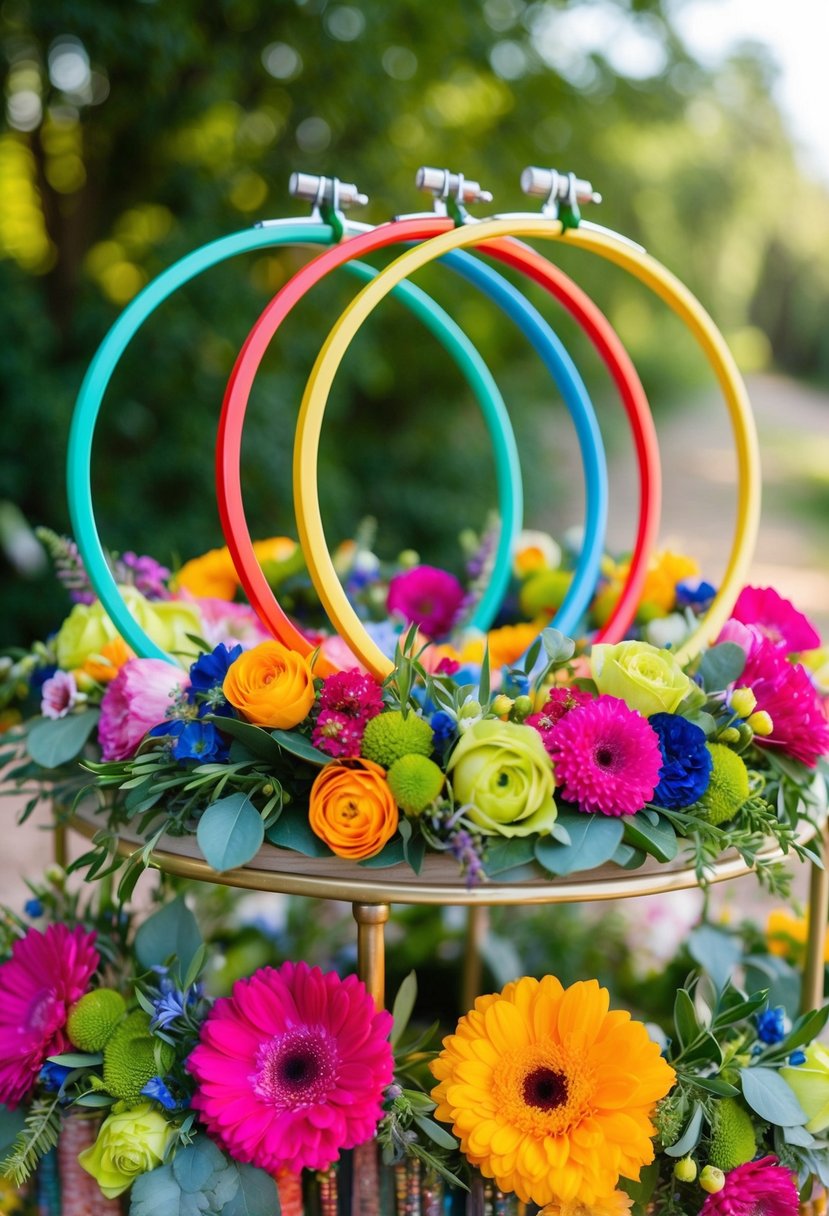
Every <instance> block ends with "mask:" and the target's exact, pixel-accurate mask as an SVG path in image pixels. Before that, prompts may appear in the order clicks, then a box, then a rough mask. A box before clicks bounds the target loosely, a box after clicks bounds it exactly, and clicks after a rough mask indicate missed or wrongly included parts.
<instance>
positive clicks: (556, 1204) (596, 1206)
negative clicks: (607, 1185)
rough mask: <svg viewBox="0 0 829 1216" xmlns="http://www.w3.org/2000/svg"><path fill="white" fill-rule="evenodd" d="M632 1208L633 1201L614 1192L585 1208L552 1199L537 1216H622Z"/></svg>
mask: <svg viewBox="0 0 829 1216" xmlns="http://www.w3.org/2000/svg"><path fill="white" fill-rule="evenodd" d="M632 1207H633V1200H632V1199H631V1197H630V1196H629V1195H626V1194H625V1192H624V1191H614V1192H613V1194H612V1195H610V1196H609V1197H608V1198H607V1199H600V1200H597V1201H596V1202H595V1203H591V1204H590V1207H587V1206H586V1205H585V1204H583V1203H579V1202H578V1201H576V1202H575V1203H563V1202H561V1201H560V1200H558V1199H554V1200H553V1202H552V1203H548V1204H547V1206H546V1207H545V1208H542V1210H541V1212H540V1213H539V1216H624V1214H625V1212H629V1211H630V1209H631V1208H632Z"/></svg>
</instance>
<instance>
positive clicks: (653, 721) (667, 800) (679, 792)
mask: <svg viewBox="0 0 829 1216" xmlns="http://www.w3.org/2000/svg"><path fill="white" fill-rule="evenodd" d="M648 722H649V723H650V725H651V726H652V727H653V729H654V730H655V731H656V733H657V735H658V737H659V746H660V747H661V749H662V768H661V769H660V771H659V785H657V787H656V789H655V790H654V795H653V801H654V802H655V803H656V804H657V806H664V807H667V808H669V809H673V810H676V809H678V808H679V807H682V806H690V805H691V803H692V802H696V800H697V799H698V798H701V797H702V795H703V794H704V793H705V791H706V790H707V789H708V783H709V781H710V780H711V769H712V768H713V765H714V762H713V759H712V757H711V753H710V752H709V750H708V748H707V747H706V746H705V732H704V731H703V730H702V729H701V728H700V727H699V726H696V725H695V724H694V723H693V722H689V721H688V720H687V718H683V717H682V716H681V715H680V714H652V715H651V717H650V718H648Z"/></svg>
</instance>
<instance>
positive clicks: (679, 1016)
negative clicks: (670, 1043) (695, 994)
mask: <svg viewBox="0 0 829 1216" xmlns="http://www.w3.org/2000/svg"><path fill="white" fill-rule="evenodd" d="M674 1025H675V1026H676V1033H677V1038H678V1039H679V1041H680V1043H681V1045H682V1046H683V1047H688V1046H689V1045H690V1044H691V1043H693V1041H694V1039H695V1038H696V1037H697V1035H698V1034H699V1033H700V1031H701V1029H702V1027H701V1026H700V1024H699V1022H698V1020H697V1014H696V1010H695V1009H694V1002H693V1001H692V1000H691V997H690V996H689V995H688V993H687V992H686V991H685V989H684V988H680V989H678V991H677V994H676V997H675V999H674Z"/></svg>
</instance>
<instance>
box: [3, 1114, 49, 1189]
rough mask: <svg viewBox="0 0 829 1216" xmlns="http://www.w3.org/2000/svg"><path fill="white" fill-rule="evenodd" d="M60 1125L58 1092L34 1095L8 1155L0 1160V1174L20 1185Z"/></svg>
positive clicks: (35, 1164) (33, 1168)
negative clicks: (44, 1096) (24, 1120)
mask: <svg viewBox="0 0 829 1216" xmlns="http://www.w3.org/2000/svg"><path fill="white" fill-rule="evenodd" d="M60 1128H61V1112H60V1094H55V1095H54V1096H50V1097H48V1098H36V1099H35V1100H34V1102H33V1103H32V1105H31V1108H30V1110H29V1111H28V1113H27V1115H26V1122H25V1125H24V1127H23V1130H22V1131H21V1132H20V1133H19V1134H18V1136H17V1139H16V1140H15V1142H14V1144H13V1145H12V1148H11V1151H10V1152H9V1155H8V1156H7V1157H6V1159H5V1160H4V1161H2V1162H0V1176H1V1177H3V1178H10V1179H11V1181H12V1182H13V1183H14V1185H15V1186H16V1187H21V1186H23V1184H24V1182H26V1181H27V1179H28V1178H30V1177H31V1175H32V1174H33V1173H34V1171H35V1169H36V1168H37V1163H38V1161H40V1159H41V1157H45V1156H46V1154H47V1153H48V1152H49V1149H51V1148H54V1147H55V1145H56V1144H57V1142H58V1137H59V1136H60Z"/></svg>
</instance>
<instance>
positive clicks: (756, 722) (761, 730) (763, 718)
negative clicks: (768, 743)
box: [748, 709, 774, 739]
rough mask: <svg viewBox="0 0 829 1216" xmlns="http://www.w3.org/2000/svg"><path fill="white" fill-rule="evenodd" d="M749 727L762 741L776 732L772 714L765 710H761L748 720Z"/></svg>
mask: <svg viewBox="0 0 829 1216" xmlns="http://www.w3.org/2000/svg"><path fill="white" fill-rule="evenodd" d="M748 725H749V726H750V727H751V729H752V730H753V731H754V733H755V735H759V736H760V738H761V739H765V738H766V736H767V735H770V734H771V732H772V731H773V730H774V723H773V722H772V720H771V714H768V713H766V711H765V710H764V709H759V710H758V711H757V713H754V714H752V715H751V717H750V718H749V719H748Z"/></svg>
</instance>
